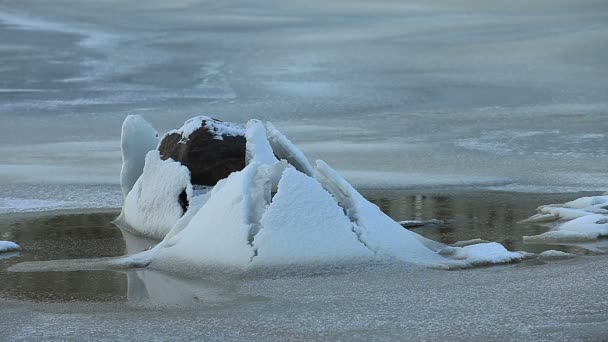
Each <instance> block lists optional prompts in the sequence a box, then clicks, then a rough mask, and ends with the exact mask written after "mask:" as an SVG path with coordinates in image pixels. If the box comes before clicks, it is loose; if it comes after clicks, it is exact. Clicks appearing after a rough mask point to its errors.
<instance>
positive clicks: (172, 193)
mask: <svg viewBox="0 0 608 342" xmlns="http://www.w3.org/2000/svg"><path fill="white" fill-rule="evenodd" d="M184 191H185V192H186V196H187V198H188V199H190V198H192V192H193V190H192V184H190V171H189V170H188V168H187V167H185V166H183V165H181V164H180V163H178V162H175V161H173V160H172V159H167V160H162V159H161V158H160V153H159V152H158V151H157V150H153V151H150V152H148V154H147V155H146V161H145V166H144V170H143V173H142V175H141V176H140V177H139V179H138V180H137V182H136V183H135V185H134V187H133V189H132V190H131V191H130V192H129V194H128V195H127V198H126V199H125V203H124V206H123V210H122V213H121V215H120V216H119V218H118V219H117V223H118V224H119V225H125V226H127V227H129V228H131V229H132V230H134V231H136V232H138V233H140V234H143V235H147V236H151V237H155V238H158V239H162V238H163V237H165V235H166V234H167V233H168V232H169V231H170V230H171V228H172V227H173V225H174V224H175V223H176V222H177V221H178V220H179V219H180V218H181V217H182V215H183V214H184V211H183V209H182V207H181V206H180V204H179V201H178V198H179V196H180V194H181V193H182V192H184Z"/></svg>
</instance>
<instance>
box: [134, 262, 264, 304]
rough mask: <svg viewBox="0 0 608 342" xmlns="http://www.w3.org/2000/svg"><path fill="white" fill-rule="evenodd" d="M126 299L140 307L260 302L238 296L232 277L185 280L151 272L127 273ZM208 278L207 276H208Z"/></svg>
mask: <svg viewBox="0 0 608 342" xmlns="http://www.w3.org/2000/svg"><path fill="white" fill-rule="evenodd" d="M127 278H128V281H129V288H128V300H129V302H131V303H133V304H136V305H144V306H177V305H179V306H191V305H207V306H208V305H220V304H227V303H231V302H237V301H238V302H244V301H252V300H260V298H258V297H252V296H245V295H241V294H239V292H238V288H239V284H240V280H239V279H237V278H236V277H215V276H214V277H213V279H204V280H202V279H196V280H193V279H185V278H179V277H175V276H172V275H168V274H165V273H162V272H157V271H153V270H137V271H129V272H127ZM209 278H211V277H209Z"/></svg>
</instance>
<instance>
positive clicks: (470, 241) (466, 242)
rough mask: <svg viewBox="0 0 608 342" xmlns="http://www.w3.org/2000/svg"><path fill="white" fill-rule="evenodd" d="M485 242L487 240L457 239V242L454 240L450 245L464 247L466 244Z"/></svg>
mask: <svg viewBox="0 0 608 342" xmlns="http://www.w3.org/2000/svg"><path fill="white" fill-rule="evenodd" d="M485 242H489V241H487V240H483V239H479V238H476V239H471V240H464V241H457V242H454V243H453V244H451V246H452V247H466V246H470V245H476V244H478V243H485Z"/></svg>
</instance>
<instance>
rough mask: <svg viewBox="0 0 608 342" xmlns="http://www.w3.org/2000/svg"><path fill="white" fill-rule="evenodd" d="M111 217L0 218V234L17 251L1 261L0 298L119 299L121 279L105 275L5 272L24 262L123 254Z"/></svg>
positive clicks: (117, 275)
mask: <svg viewBox="0 0 608 342" xmlns="http://www.w3.org/2000/svg"><path fill="white" fill-rule="evenodd" d="M116 215H117V214H116V213H97V214H74V215H53V216H37V215H32V216H25V217H19V218H12V217H10V216H4V217H1V218H0V234H2V235H3V236H10V239H11V240H12V241H16V242H18V243H19V244H20V245H21V247H22V250H21V251H20V252H19V254H18V255H17V256H14V257H12V258H9V259H1V258H0V279H1V281H0V297H13V298H21V299H29V300H44V301H69V300H85V301H108V300H110V301H116V300H120V299H121V298H124V295H125V292H126V288H127V282H126V277H125V276H124V275H123V274H120V273H117V272H110V271H75V272H29V273H28V272H24V273H15V272H7V271H6V269H7V268H8V267H10V266H11V265H14V264H17V263H20V262H24V261H42V260H62V259H84V258H99V257H110V256H119V255H123V254H124V251H125V242H124V240H123V238H122V235H121V233H120V231H119V230H118V229H116V228H115V227H114V226H112V224H111V223H110V222H111V221H112V220H113V219H114V218H115V217H116Z"/></svg>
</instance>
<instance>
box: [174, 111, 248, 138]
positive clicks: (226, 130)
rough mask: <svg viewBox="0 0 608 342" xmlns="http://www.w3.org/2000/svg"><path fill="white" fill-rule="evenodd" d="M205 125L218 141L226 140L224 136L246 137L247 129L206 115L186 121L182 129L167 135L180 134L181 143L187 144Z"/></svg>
mask: <svg viewBox="0 0 608 342" xmlns="http://www.w3.org/2000/svg"><path fill="white" fill-rule="evenodd" d="M203 125H204V126H205V127H206V128H207V129H208V130H209V132H210V133H212V134H213V138H214V139H217V140H224V137H223V136H244V135H245V129H244V128H243V127H241V126H239V125H237V124H234V123H231V122H225V121H220V120H216V119H213V118H211V117H208V116H204V115H201V116H196V117H193V118H191V119H188V120H186V122H185V123H184V125H183V126H182V127H180V128H178V129H175V130H172V131H169V132H167V133H166V135H169V134H179V135H181V136H182V139H181V140H180V142H181V143H186V142H187V141H188V140H189V139H190V135H191V134H192V133H194V132H195V131H196V130H198V129H199V128H200V127H202V126H203Z"/></svg>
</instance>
